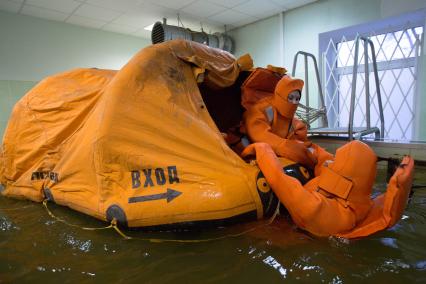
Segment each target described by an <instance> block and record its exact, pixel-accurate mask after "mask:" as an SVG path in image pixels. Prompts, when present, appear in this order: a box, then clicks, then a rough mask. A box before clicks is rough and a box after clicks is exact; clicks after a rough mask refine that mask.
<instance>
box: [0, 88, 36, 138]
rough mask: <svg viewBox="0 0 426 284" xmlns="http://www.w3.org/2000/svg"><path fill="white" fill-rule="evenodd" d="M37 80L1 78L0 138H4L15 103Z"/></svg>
mask: <svg viewBox="0 0 426 284" xmlns="http://www.w3.org/2000/svg"><path fill="white" fill-rule="evenodd" d="M35 84H37V82H32V81H6V80H0V138H1V139H3V134H4V130H5V128H6V125H7V121H8V120H9V116H10V113H11V112H12V108H13V106H14V105H15V103H16V102H17V101H18V100H19V99H20V98H21V97H22V96H24V95H25V93H26V92H27V91H29V90H30V89H31V88H32V87H33V86H34V85H35Z"/></svg>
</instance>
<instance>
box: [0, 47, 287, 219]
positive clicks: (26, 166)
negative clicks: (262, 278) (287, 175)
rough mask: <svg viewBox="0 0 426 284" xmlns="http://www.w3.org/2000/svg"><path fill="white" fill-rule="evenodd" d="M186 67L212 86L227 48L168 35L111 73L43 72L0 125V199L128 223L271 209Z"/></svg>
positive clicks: (229, 66) (231, 77)
mask: <svg viewBox="0 0 426 284" xmlns="http://www.w3.org/2000/svg"><path fill="white" fill-rule="evenodd" d="M194 67H196V68H198V73H197V74H199V72H200V70H201V72H204V81H205V83H206V84H209V85H211V86H214V87H217V88H221V87H226V86H229V85H232V84H233V82H234V81H235V80H236V78H237V77H238V74H239V72H240V70H239V68H240V67H239V65H238V64H237V62H236V60H235V58H234V57H233V56H232V55H231V54H229V53H227V52H224V51H220V50H218V49H213V48H209V47H207V46H204V45H202V44H198V43H194V42H187V41H183V40H174V41H168V42H165V43H161V44H156V45H154V46H150V47H147V48H144V49H143V50H141V51H140V52H139V53H137V54H136V55H135V56H134V57H133V58H132V59H131V60H130V61H129V62H128V63H127V64H126V65H125V66H124V67H123V68H122V69H121V70H119V71H111V70H99V69H75V70H72V71H69V72H65V73H61V74H58V75H54V76H51V77H48V78H46V79H44V80H43V81H41V82H40V83H39V84H38V85H37V86H35V87H34V88H33V89H32V90H31V91H29V92H28V93H27V94H26V95H25V96H24V97H23V98H22V99H21V100H20V101H19V102H18V103H17V104H16V105H15V107H14V109H13V112H12V115H11V118H10V120H9V123H8V126H7V129H6V131H5V135H4V140H3V148H2V152H1V157H0V158H1V160H0V163H1V164H0V165H1V167H0V181H1V184H2V185H3V186H4V190H3V191H2V192H1V193H2V195H4V196H10V197H16V198H25V199H30V200H33V201H36V202H41V201H42V200H44V199H48V200H50V201H52V202H55V203H57V204H59V205H64V206H68V207H70V208H72V209H74V210H77V211H80V212H83V213H85V214H88V215H91V216H94V217H96V218H98V219H101V220H105V221H111V220H112V219H116V220H117V221H118V223H119V224H120V225H122V226H128V227H152V226H160V225H170V226H179V225H182V224H183V225H195V224H199V223H205V222H207V223H209V222H210V223H218V222H219V223H220V224H223V223H226V222H228V221H242V220H253V219H260V218H263V217H264V216H266V215H268V214H271V212H273V210H275V207H274V206H276V205H277V204H278V200H277V199H276V198H275V197H274V194H273V192H272V191H271V190H270V188H269V187H268V186H267V185H264V178H263V177H262V175H261V174H259V168H258V167H257V166H256V165H252V164H249V163H246V162H244V161H243V160H242V159H241V158H240V157H239V156H238V155H237V154H235V153H234V152H233V151H232V150H231V149H230V148H229V147H228V145H227V144H226V143H225V141H224V139H223V137H222V135H221V133H220V132H219V130H218V129H217V127H216V125H215V123H214V121H213V120H212V118H211V117H210V115H209V112H208V110H207V108H206V106H205V105H204V102H203V99H202V97H201V95H200V91H199V88H198V85H197V81H196V78H195V77H194V72H193V71H194ZM290 166H291V165H290Z"/></svg>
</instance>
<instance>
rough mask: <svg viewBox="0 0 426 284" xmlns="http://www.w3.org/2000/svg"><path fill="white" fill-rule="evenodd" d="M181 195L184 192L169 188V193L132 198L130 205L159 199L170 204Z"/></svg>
mask: <svg viewBox="0 0 426 284" xmlns="http://www.w3.org/2000/svg"><path fill="white" fill-rule="evenodd" d="M181 194H182V192H180V191H177V190H173V189H171V188H168V189H167V192H165V193H159V194H152V195H145V196H136V197H130V198H129V203H137V202H145V201H153V200H159V199H167V203H169V202H170V201H172V200H173V199H175V198H176V197H178V196H179V195H181Z"/></svg>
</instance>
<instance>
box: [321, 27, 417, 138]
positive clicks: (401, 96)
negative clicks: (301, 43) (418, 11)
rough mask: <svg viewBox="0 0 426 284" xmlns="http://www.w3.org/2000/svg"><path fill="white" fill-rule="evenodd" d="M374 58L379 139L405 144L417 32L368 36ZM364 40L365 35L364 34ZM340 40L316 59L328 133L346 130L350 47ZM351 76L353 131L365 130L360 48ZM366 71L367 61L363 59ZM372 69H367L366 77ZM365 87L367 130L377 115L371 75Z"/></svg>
mask: <svg viewBox="0 0 426 284" xmlns="http://www.w3.org/2000/svg"><path fill="white" fill-rule="evenodd" d="M367 35H368V37H369V38H370V39H371V40H372V41H373V43H374V46H375V53H376V58H377V67H378V74H379V81H380V90H381V97H382V103H383V112H384V117H385V133H384V137H385V138H387V139H392V140H410V139H411V138H412V135H413V124H414V115H415V105H414V96H415V86H416V81H417V58H418V56H419V55H420V53H421V46H422V40H423V27H422V26H418V27H412V26H411V27H407V28H401V29H399V30H393V31H388V32H384V33H377V34H376V32H375V31H370V32H369V33H368V34H367ZM364 36H365V33H364ZM353 38H354V37H352V39H350V40H348V39H347V38H346V36H345V35H342V36H341V37H340V38H338V39H336V37H334V38H330V39H329V41H328V44H327V46H326V48H325V51H323V53H322V60H323V61H322V62H323V64H322V69H323V70H322V76H323V80H322V82H323V84H324V90H325V92H324V95H325V101H326V105H327V116H328V119H329V126H330V127H339V126H347V125H348V122H349V121H348V118H349V108H350V95H351V88H352V79H353V77H352V76H353V75H352V72H353V64H354V53H355V48H354V47H355V41H354V40H353ZM359 54H360V56H359V59H358V63H359V68H358V74H357V85H356V90H357V94H356V100H355V116H354V126H365V123H366V103H365V77H364V76H365V74H364V55H363V54H364V51H363V46H362V45H360V53H359ZM368 62H369V65H372V59H371V56H369V58H368ZM372 69H373V68H372V66H369V70H370V72H371V70H372ZM369 81H370V94H371V95H370V104H371V108H370V115H371V116H370V118H371V125H372V126H379V124H380V121H379V109H378V103H377V98H376V96H377V93H376V87H375V84H374V82H375V81H374V75H373V73H372V72H371V73H370V75H369Z"/></svg>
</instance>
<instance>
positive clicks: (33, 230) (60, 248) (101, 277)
mask: <svg viewBox="0 0 426 284" xmlns="http://www.w3.org/2000/svg"><path fill="white" fill-rule="evenodd" d="M414 184H416V185H426V168H422V167H418V168H416V174H415V180H414ZM385 187H386V184H385V183H384V172H383V173H381V174H380V175H379V176H378V179H377V183H376V188H377V189H378V190H383V189H384V188H385ZM49 208H50V209H51V211H52V212H53V213H54V214H55V215H56V216H58V217H60V218H63V219H65V220H66V221H67V222H69V223H72V224H77V225H79V226H84V227H103V226H106V225H107V224H105V223H103V222H100V221H98V220H95V219H93V218H91V217H88V216H86V215H83V214H80V213H78V212H75V211H72V210H70V209H68V208H65V207H61V206H56V205H54V204H50V205H49ZM254 227H255V228H257V229H256V230H254V231H252V232H249V233H246V234H243V235H241V236H238V237H229V238H225V239H222V240H216V241H210V242H200V243H197V242H195V243H173V242H150V241H143V240H138V239H134V240H126V239H124V238H122V237H121V236H120V235H119V234H118V233H116V232H115V231H114V230H113V229H107V230H96V231H87V230H83V229H81V228H79V227H73V226H69V225H66V224H64V223H61V222H59V221H57V220H55V219H54V218H52V217H51V216H49V214H48V213H47V211H46V209H45V208H44V207H43V205H42V204H39V203H33V202H30V201H23V200H14V199H9V198H5V197H1V196H0V283H7V282H16V283H22V282H24V283H25V282H42V281H43V282H46V283H57V282H62V283H92V282H99V283H103V282H108V283H136V282H138V283H190V282H194V283H230V282H237V283H244V282H246V283H277V282H279V281H285V280H290V281H292V282H295V281H300V282H303V283H306V282H314V283H319V282H323V283H354V282H357V281H359V282H360V281H363V282H369V283H384V282H385V283H398V282H399V283H402V282H419V283H426V188H418V189H416V192H415V194H414V196H413V198H412V200H411V201H410V204H409V206H408V208H407V210H406V212H405V214H404V217H403V220H401V221H400V222H399V223H398V224H397V225H396V226H395V227H393V228H392V229H389V230H387V231H384V232H380V233H377V234H374V235H372V236H370V237H367V238H364V239H360V240H354V241H346V240H340V239H335V238H328V239H327V238H314V237H312V236H309V235H307V234H305V233H304V232H302V231H299V230H297V228H295V227H294V225H292V224H290V223H289V222H288V220H287V219H286V218H284V217H279V218H277V219H275V220H274V222H273V223H272V224H270V225H267V222H266V221H263V222H256V223H251V224H242V225H238V226H233V227H230V228H219V229H217V230H211V231H195V232H157V233H147V232H126V233H127V234H129V235H131V236H134V237H138V238H162V239H186V240H188V239H189V240H198V239H200V240H203V239H207V238H215V237H220V236H223V235H228V234H233V233H238V232H243V231H245V230H247V229H249V228H254ZM260 281H262V282H260Z"/></svg>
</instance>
